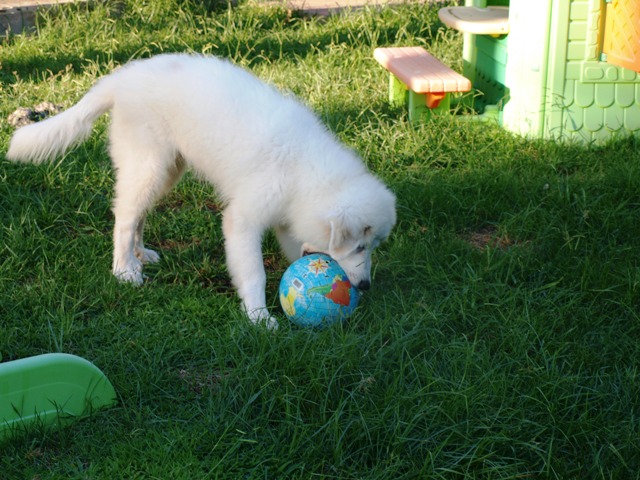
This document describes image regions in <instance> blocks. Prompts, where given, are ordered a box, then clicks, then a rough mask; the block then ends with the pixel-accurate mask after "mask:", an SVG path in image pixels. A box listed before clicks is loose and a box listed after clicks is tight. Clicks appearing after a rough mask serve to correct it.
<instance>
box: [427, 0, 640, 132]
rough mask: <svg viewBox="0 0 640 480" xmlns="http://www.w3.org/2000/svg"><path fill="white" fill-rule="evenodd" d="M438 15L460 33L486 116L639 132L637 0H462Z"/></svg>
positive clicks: (524, 123)
mask: <svg viewBox="0 0 640 480" xmlns="http://www.w3.org/2000/svg"><path fill="white" fill-rule="evenodd" d="M440 18H441V20H442V21H443V22H444V23H445V24H447V25H448V26H450V27H452V28H456V29H458V30H460V31H462V32H463V33H464V48H463V58H464V70H463V74H464V76H465V77H467V78H469V79H470V80H471V82H472V84H473V88H474V92H475V94H474V95H473V100H472V101H473V103H474V105H473V106H474V108H475V109H476V110H477V111H478V112H479V113H480V114H481V115H484V117H488V118H495V119H496V120H497V121H498V122H499V123H500V124H501V125H502V126H504V127H505V128H507V129H508V130H511V131H514V132H518V133H521V134H524V135H528V136H532V137H542V138H552V139H564V140H578V141H581V142H586V143H589V142H603V141H606V140H608V139H610V138H611V137H613V136H617V135H619V136H625V135H629V134H635V135H639V134H640V75H639V74H638V73H637V72H638V71H640V0H611V1H608V2H606V1H604V0H510V1H509V0H466V4H465V6H463V7H446V8H443V9H442V10H440Z"/></svg>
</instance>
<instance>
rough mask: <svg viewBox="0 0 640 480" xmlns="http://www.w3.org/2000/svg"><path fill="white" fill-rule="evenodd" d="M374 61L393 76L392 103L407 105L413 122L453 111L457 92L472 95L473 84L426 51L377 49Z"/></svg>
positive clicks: (409, 48)
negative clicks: (452, 97)
mask: <svg viewBox="0 0 640 480" xmlns="http://www.w3.org/2000/svg"><path fill="white" fill-rule="evenodd" d="M373 56H374V58H375V59H376V60H377V61H378V63H380V65H382V66H383V67H384V68H386V69H387V70H388V71H389V72H390V76H389V101H390V102H391V103H392V104H393V105H395V106H401V105H405V104H406V105H407V106H408V108H409V120H411V121H415V120H419V119H420V118H422V117H424V116H428V115H431V114H432V113H441V112H446V111H448V110H449V107H450V97H449V94H450V93H453V92H468V91H469V90H471V81H470V80H469V79H468V78H465V77H463V76H462V75H460V74H459V73H457V72H455V71H454V70H452V69H451V68H449V67H447V66H446V65H444V64H443V63H442V62H440V60H438V59H437V58H435V57H434V56H433V55H431V54H430V53H429V52H427V51H426V50H425V49H424V48H422V47H395V48H376V49H375V51H374V52H373Z"/></svg>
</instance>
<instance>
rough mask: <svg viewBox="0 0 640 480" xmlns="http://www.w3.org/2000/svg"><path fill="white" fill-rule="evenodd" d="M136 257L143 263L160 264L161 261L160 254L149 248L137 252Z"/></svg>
mask: <svg viewBox="0 0 640 480" xmlns="http://www.w3.org/2000/svg"><path fill="white" fill-rule="evenodd" d="M136 257H138V258H139V259H140V261H141V262H142V263H158V262H159V261H160V254H159V253H158V252H156V251H155V250H150V249H148V248H143V249H142V250H138V251H136Z"/></svg>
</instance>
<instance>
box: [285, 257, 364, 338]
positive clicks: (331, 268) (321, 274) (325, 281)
mask: <svg viewBox="0 0 640 480" xmlns="http://www.w3.org/2000/svg"><path fill="white" fill-rule="evenodd" d="M279 291H280V304H281V305H282V309H283V310H284V313H285V315H286V316H287V318H288V319H289V320H291V321H292V322H293V323H295V324H297V325H300V326H302V327H324V326H327V325H331V324H332V323H335V322H337V321H340V320H344V319H345V318H347V317H349V315H351V314H352V313H353V311H354V310H355V308H356V306H358V299H359V295H358V290H356V288H355V287H353V286H352V285H351V282H349V278H348V277H347V274H346V273H345V272H344V270H343V269H342V267H340V265H339V264H338V262H336V261H335V260H334V259H333V258H331V257H330V256H329V255H325V254H323V253H313V254H311V255H306V256H304V257H302V258H300V259H298V260H296V261H295V262H293V263H292V264H291V265H290V266H289V268H288V269H287V270H286V272H284V275H283V276H282V280H281V281H280V290H279Z"/></svg>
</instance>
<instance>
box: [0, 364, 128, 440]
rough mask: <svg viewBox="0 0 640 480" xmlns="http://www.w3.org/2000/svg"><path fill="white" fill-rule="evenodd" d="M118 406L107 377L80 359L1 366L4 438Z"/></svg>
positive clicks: (1, 432)
mask: <svg viewBox="0 0 640 480" xmlns="http://www.w3.org/2000/svg"><path fill="white" fill-rule="evenodd" d="M115 402H116V393H115V390H114V389H113V385H111V382H109V380H108V379H107V377H106V376H105V375H104V374H103V373H102V371H100V369H98V368H97V367H96V366H95V365H94V364H92V363H91V362H89V361H88V360H85V359H83V358H80V357H77V356H75V355H68V354H64V353H49V354H45V355H38V356H35V357H29V358H23V359H20V360H14V361H10V362H5V363H0V440H2V439H3V438H5V437H7V436H8V435H9V434H10V433H11V432H16V431H20V430H21V429H23V428H24V427H28V426H29V425H60V424H65V423H68V422H69V421H71V420H73V419H76V418H79V417H83V416H87V415H89V414H91V413H92V412H93V411H95V410H98V409H100V408H103V407H108V406H111V405H113V404H114V403H115Z"/></svg>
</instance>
